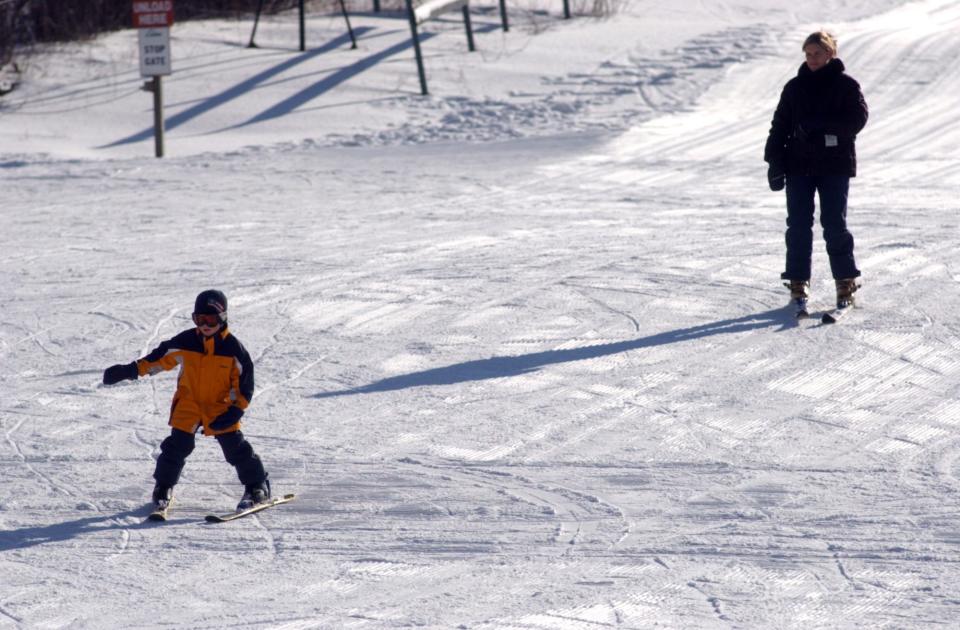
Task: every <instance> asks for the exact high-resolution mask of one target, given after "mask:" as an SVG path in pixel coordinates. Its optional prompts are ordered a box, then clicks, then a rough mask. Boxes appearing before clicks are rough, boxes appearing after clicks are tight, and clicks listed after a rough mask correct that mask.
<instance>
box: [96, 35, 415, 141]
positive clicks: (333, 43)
mask: <svg viewBox="0 0 960 630" xmlns="http://www.w3.org/2000/svg"><path fill="white" fill-rule="evenodd" d="M372 30H373V28H372V27H368V26H362V27H359V28H357V29H355V31H354V32H355V34H356V35H357V37H358V38H359V37H361V36H363V35H365V34H367V33H368V32H370V31H372ZM349 41H350V38H349V36H348V35H340V36H338V37H335V38H334V39H332V40H330V41H329V42H327V43H326V44H324V45H322V46H320V47H318V48H315V49H313V50H309V51H307V52H305V53H302V54H299V55H297V56H295V57H293V58H292V59H288V60H287V61H284V62H282V63H278V64H277V65H275V66H273V67H271V68H267V69H266V70H264V71H262V72H258V73H257V74H255V75H253V76H252V77H250V78H249V79H245V80H244V81H241V82H240V83H237V84H236V85H234V86H232V87H230V88H227V89H226V90H224V91H222V92H220V93H219V94H215V95H214V96H211V97H210V98H207V99H204V100H203V101H202V102H200V103H197V104H196V105H194V106H193V107H190V108H188V109H185V110H183V111H182V112H179V113H177V114H174V115H173V116H170V117H168V118H167V119H166V120H165V121H164V129H166V130H168V131H169V130H170V129H175V128H176V127H179V126H180V125H182V124H184V123H186V122H188V121H190V120H193V119H194V118H197V117H198V116H201V115H203V114H205V113H207V112H209V111H211V110H213V109H216V108H217V107H220V106H221V105H225V104H227V103H229V102H230V101H232V100H234V99H237V98H239V97H241V96H243V95H244V94H246V93H248V92H250V91H252V90H253V89H255V88H256V87H257V86H258V85H260V84H261V83H264V82H266V81H268V80H269V79H272V78H273V77H275V76H277V75H279V74H282V73H283V72H286V71H287V70H290V69H291V68H293V67H295V66H298V65H300V64H301V63H304V62H306V61H309V60H311V59H313V58H314V57H316V56H318V55H322V54H323V53H327V52H330V51H332V50H335V49H337V48H340V47H341V46H344V45H346V44H347V42H349ZM408 45H409V43H408ZM388 50H392V49H388ZM391 54H392V53H391ZM380 56H381V54H380V53H378V54H376V55H371V57H370V58H378V59H377V60H378V61H379V57H380ZM368 59H369V58H368ZM366 61H367V60H361V61H358V62H357V63H355V64H352V65H350V66H348V67H347V68H344V69H343V70H340V71H338V72H336V73H334V75H339V76H340V77H341V78H340V80H339V81H337V82H336V83H333V84H332V85H330V87H332V86H333V85H336V84H337V83H342V82H343V81H345V80H346V79H347V78H349V77H351V76H354V75H355V74H358V73H359V72H362V71H363V70H366V69H367V68H369V67H370V66H371V65H372V64H371V63H369V62H367V63H365V62H366ZM328 80H329V79H328ZM322 83H323V82H321V84H322ZM327 89H329V88H327ZM323 91H324V90H322V89H314V90H313V91H312V92H311V98H312V97H314V96H317V95H319V94H322V93H323ZM289 100H290V99H288V101H289ZM284 102H287V101H284ZM281 105H282V104H281ZM281 105H277V106H275V107H272V108H270V109H269V110H267V111H268V112H273V111H280V112H283V111H284V109H283V108H282V107H281ZM278 108H280V109H278ZM289 109H292V107H291V108H289ZM289 109H287V110H286V111H289ZM262 115H263V114H261V115H260V116H262ZM274 115H279V114H274ZM270 117H273V116H270ZM256 119H257V118H256V117H255V118H254V119H253V120H252V121H251V122H253V121H255V120H256ZM243 124H249V123H243ZM152 137H153V127H150V128H148V129H144V130H143V131H140V132H138V133H135V134H133V135H131V136H127V137H126V138H122V139H120V140H116V141H115V142H111V143H110V144H106V145H103V146H102V147H99V148H101V149H107V148H110V147H115V146H119V145H123V144H131V143H133V142H141V141H143V140H148V139H150V138H152Z"/></svg>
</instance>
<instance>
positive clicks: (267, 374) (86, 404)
mask: <svg viewBox="0 0 960 630" xmlns="http://www.w3.org/2000/svg"><path fill="white" fill-rule="evenodd" d="M662 4H663V3H653V2H636V3H634V4H632V5H630V6H628V7H625V9H624V11H623V12H622V14H620V15H618V16H617V17H615V18H612V19H608V20H587V19H582V18H581V19H578V20H576V21H574V22H569V23H563V22H556V23H550V24H548V25H547V26H546V27H543V28H541V27H542V22H543V19H544V18H543V17H542V16H540V15H539V14H535V13H530V14H528V16H527V21H523V20H521V19H519V18H518V22H519V24H518V25H517V27H516V28H515V29H514V30H513V31H511V33H509V34H507V35H503V34H501V33H500V32H499V31H495V30H489V29H488V30H487V31H485V32H483V33H482V34H480V35H479V36H478V46H479V47H480V48H481V50H482V51H484V52H483V53H482V54H480V55H477V56H475V57H472V58H469V59H468V58H467V57H466V54H465V53H463V52H462V47H463V46H464V44H463V34H462V30H461V27H460V25H459V23H458V22H457V21H450V22H449V23H442V24H439V25H436V26H434V27H433V31H432V32H433V33H434V34H435V35H434V37H433V38H432V39H431V40H429V43H428V44H427V45H428V46H430V47H431V49H432V50H434V51H435V52H433V53H432V55H431V57H429V58H428V71H429V72H430V77H431V89H432V90H433V92H434V96H431V97H429V98H426V99H423V98H420V97H419V96H416V94H415V91H416V74H415V72H414V71H413V70H414V69H413V62H412V59H411V58H410V56H409V54H408V53H409V51H407V52H406V53H402V54H401V53H397V54H394V55H387V56H382V57H377V53H378V52H382V51H385V50H388V49H389V48H390V47H391V46H395V45H397V44H398V43H401V42H402V41H403V37H404V35H403V25H402V23H401V24H399V25H398V23H397V21H396V20H393V22H390V21H389V19H388V18H383V17H373V16H362V17H360V18H358V19H357V20H356V23H355V26H357V27H363V26H369V27H370V29H371V30H370V31H368V33H369V34H370V39H367V40H365V43H364V44H363V47H362V50H361V52H360V53H356V54H358V55H359V56H361V57H364V58H367V57H376V58H377V61H376V62H375V63H374V62H370V63H368V64H366V65H364V68H363V71H354V70H356V68H354V70H344V68H349V67H351V64H355V63H358V62H356V60H355V58H351V59H350V60H347V61H344V60H343V59H342V57H347V56H349V55H352V54H355V53H351V52H348V49H345V50H339V49H338V50H337V51H326V52H324V53H322V54H321V53H317V54H311V53H307V54H306V55H298V54H295V53H291V52H290V51H289V50H278V49H276V48H264V49H261V50H260V51H246V50H243V49H240V48H237V47H236V46H235V47H233V48H229V47H227V48H226V49H225V50H224V48H225V43H224V42H225V41H226V40H227V39H229V38H228V37H227V35H228V34H231V35H230V37H232V38H233V41H234V43H235V44H236V42H238V41H241V40H242V38H243V36H244V35H246V33H247V31H246V28H247V27H248V26H249V25H247V24H240V23H234V22H216V23H211V24H208V25H207V27H209V28H207V29H203V28H201V27H200V26H199V25H182V26H178V27H176V28H177V29H178V30H177V32H178V33H180V34H179V35H178V38H180V39H179V41H177V42H176V43H175V45H176V46H177V48H175V55H176V50H177V49H183V50H184V53H185V54H184V57H185V58H184V61H183V65H182V66H180V65H176V66H175V67H177V68H178V70H177V74H175V75H174V76H173V77H171V78H170V80H169V81H168V84H169V92H168V93H169V94H170V95H171V99H172V102H171V104H170V107H169V111H168V119H173V117H174V116H176V115H178V114H180V115H181V118H180V120H181V123H180V124H179V125H177V126H174V127H173V128H172V129H171V130H170V133H169V135H168V142H169V148H170V157H168V158H166V159H164V160H155V159H153V158H150V157H149V155H150V154H151V151H152V146H151V142H150V140H149V139H136V140H130V139H129V138H131V137H132V136H134V135H135V134H137V133H139V132H141V131H143V129H144V128H145V125H146V123H147V122H148V121H149V111H148V109H147V108H148V105H149V103H148V99H147V97H146V95H144V94H142V93H139V92H137V91H136V86H137V85H138V84H139V78H138V77H136V74H135V68H134V67H133V66H132V65H131V64H130V58H129V57H130V43H131V42H132V39H131V35H130V34H129V33H118V34H114V35H111V36H109V37H105V38H102V39H100V40H97V41H95V42H92V43H90V44H88V47H86V48H83V50H84V51H86V52H87V55H86V56H84V55H79V56H78V55H76V54H75V53H76V50H74V48H73V47H65V48H64V49H63V50H60V51H56V52H51V53H50V55H49V58H48V59H47V60H46V61H41V60H38V61H36V62H34V63H36V64H37V65H36V66H34V69H33V72H32V74H30V75H29V77H31V78H30V79H29V80H28V82H27V83H25V84H24V85H23V86H22V87H21V88H20V89H18V91H17V92H14V93H12V94H11V95H9V96H12V97H14V100H12V101H9V102H7V103H6V104H5V105H4V107H3V109H0V187H2V190H3V191H4V192H3V201H2V202H0V203H2V205H0V217H2V222H3V223H2V227H3V229H2V230H0V260H2V269H3V274H2V276H0V278H2V283H3V284H2V291H0V304H2V311H0V312H2V317H0V352H2V357H3V361H2V362H0V387H2V392H3V394H4V395H3V402H2V403H0V628H34V627H44V628H61V627H62V628H66V627H70V628H107V627H109V628H114V627H115V628H120V627H123V628H141V627H143V628H146V627H158V626H172V627H187V628H207V627H210V628H212V627H224V626H227V627H232V626H248V627H264V628H337V629H339V628H400V627H421V628H436V629H446V628H473V629H478V628H479V629H484V630H494V629H496V630H506V629H515V628H516V629H524V630H529V629H537V630H540V629H557V630H559V629H563V630H571V629H577V630H579V629H586V628H597V627H620V628H650V627H665V628H804V629H806V628H853V627H858V628H860V627H871V628H884V627H889V628H893V627H896V628H923V627H930V626H938V625H943V626H950V625H952V624H954V623H955V618H956V605H957V604H956V602H957V601H958V599H960V587H958V585H957V584H958V579H957V578H958V574H960V571H958V569H957V566H958V562H960V547H958V545H960V529H958V525H957V519H956V514H957V510H956V507H955V506H956V503H957V502H958V500H960V477H958V475H960V435H958V425H960V402H958V400H957V398H958V396H957V394H958V383H960V380H958V378H960V360H958V359H957V356H958V350H960V326H958V324H957V323H956V318H955V315H954V313H955V312H956V311H957V307H958V304H960V299H958V298H957V297H956V290H955V289H956V287H957V282H958V281H960V271H958V269H960V253H958V252H960V242H958V241H960V236H958V231H957V229H956V216H957V215H956V211H957V201H956V195H955V190H956V189H957V186H958V185H960V167H958V164H960V162H958V161H957V159H956V147H957V146H960V131H958V126H957V122H958V120H957V118H958V117H960V113H958V112H957V108H956V107H955V103H954V101H955V99H954V98H953V97H952V95H954V94H956V93H957V91H958V88H960V85H958V84H960V71H958V68H960V64H958V63H957V61H958V57H960V39H958V38H957V37H956V33H957V32H958V28H960V2H957V1H946V0H922V1H919V2H910V3H907V2H903V3H901V2H895V1H893V0H890V1H887V2H866V1H855V0H849V1H845V0H833V1H829V2H820V3H811V5H816V6H809V7H795V6H792V4H793V3H788V2H781V1H780V0H765V1H763V2H737V1H736V0H721V1H719V2H702V3H701V2H696V3H693V2H691V3H689V4H688V3H675V4H683V5H684V6H683V7H681V8H676V7H664V6H659V5H662ZM552 10H553V11H554V14H555V13H556V8H553V9H552ZM822 15H827V16H828V18H827V19H824V18H822V17H821V16H822ZM487 18H488V21H489V22H490V23H495V14H494V13H493V12H490V13H489V14H487ZM292 20H293V18H292V16H285V17H283V18H276V19H274V20H272V21H271V22H270V23H268V24H267V25H266V27H265V30H264V33H265V35H264V41H271V39H270V38H271V37H279V35H277V33H280V32H286V31H288V30H289V29H290V28H292V24H293V21H292ZM478 21H481V22H482V19H478ZM521 25H522V26H521ZM821 25H826V26H829V27H831V28H832V29H834V31H835V32H836V33H837V34H838V36H839V38H840V45H841V56H842V58H843V60H844V62H845V64H846V65H847V67H848V68H849V69H850V72H851V74H853V75H854V76H855V77H857V78H858V79H859V80H860V81H861V83H862V85H863V87H864V91H865V93H866V97H867V100H868V103H869V104H870V106H871V121H870V123H869V124H868V127H867V129H866V130H865V131H864V133H863V134H862V136H861V139H860V143H859V149H860V156H861V176H860V177H858V178H857V179H856V180H855V181H854V184H853V186H852V192H851V211H850V221H851V227H852V229H853V231H854V234H855V235H856V237H857V244H858V253H859V262H860V266H861V268H862V269H863V271H864V274H865V276H864V288H863V290H862V293H861V295H862V302H863V305H864V307H863V308H862V309H858V311H856V312H855V313H853V314H852V315H851V316H850V318H849V319H848V320H845V321H844V322H843V323H842V324H840V325H838V326H836V327H821V326H816V325H812V324H807V325H804V326H802V327H797V326H795V325H794V323H793V322H792V321H791V319H790V317H789V314H788V313H787V312H786V310H785V309H784V302H785V300H784V290H783V289H782V287H780V286H779V284H778V280H777V278H778V276H779V271H780V265H781V264H782V256H783V252H782V229H783V218H784V210H783V199H782V196H781V195H778V194H774V193H770V192H769V191H767V190H766V182H765V179H764V165H763V164H762V162H761V161H760V156H761V154H762V144H763V140H764V138H765V135H766V130H767V126H768V123H769V118H770V114H771V112H772V108H773V106H774V104H775V102H776V98H777V96H778V94H779V90H780V87H781V86H782V84H783V82H784V81H785V80H786V79H788V78H789V77H790V76H791V75H792V74H793V73H794V72H795V71H796V68H797V66H798V65H799V63H800V61H801V59H800V54H799V43H800V41H802V38H803V36H804V35H805V34H806V33H807V32H809V31H810V30H813V29H814V28H817V27H819V26H821ZM311 28H312V29H313V30H312V31H311V32H312V33H318V34H319V33H335V32H339V31H337V29H338V28H340V27H339V24H338V23H337V22H336V21H335V20H334V19H333V18H330V19H327V18H315V19H313V20H312V21H311ZM211 32H213V33H214V35H211V34H210V33H211ZM585 42H600V43H599V44H598V45H597V46H595V47H588V46H587V45H586V43H585ZM364 47H365V48H364ZM191 50H192V51H195V52H196V56H195V57H191V56H190V54H189V52H188V51H191ZM584 51H589V52H584ZM175 64H178V62H177V61H176V58H175ZM284 64H286V65H284ZM181 68H182V69H181ZM507 70H510V71H511V72H510V74H509V76H508V78H503V77H504V76H506V75H505V73H506V71H507ZM338 72H341V74H339V75H337V73H338ZM68 75H72V76H83V78H84V81H85V82H84V83H83V84H82V85H81V86H79V87H77V86H67V85H65V84H62V83H60V82H61V81H62V80H63V77H64V76H68ZM334 75H337V76H339V77H340V80H338V81H339V82H337V83H336V86H335V87H332V88H331V89H329V90H327V89H321V88H316V87H311V86H315V84H317V83H323V81H324V80H325V79H327V80H329V77H331V76H334ZM251 77H261V79H262V80H261V81H260V82H259V83H257V84H256V85H254V84H253V83H249V81H251ZM324 85H329V83H327V84H324ZM311 89H313V90H315V91H314V92H310V90H311ZM178 91H179V96H178V95H177V94H178ZM298 94H300V95H302V96H301V97H297V95H298ZM307 97H309V98H307ZM290 99H300V100H296V101H291V100H290ZM303 99H306V100H303ZM294 102H296V106H293V104H294ZM268 111H274V112H282V115H277V116H273V117H261V118H260V119H259V120H257V121H256V122H253V123H250V124H245V123H246V122H247V121H250V120H251V119H253V118H256V116H257V114H259V113H263V112H268ZM124 139H127V140H126V141H124ZM478 140H487V142H478ZM118 141H120V142H118ZM108 145H110V146H108ZM347 145H350V146H347ZM814 269H815V273H816V277H815V279H814V291H815V301H816V303H817V306H818V307H826V306H827V305H828V303H829V298H830V295H829V294H830V291H831V286H830V285H831V282H830V280H829V278H828V273H827V261H826V257H825V255H824V254H823V251H822V244H821V243H818V244H817V253H816V256H815V260H814ZM210 286H217V287H220V288H222V289H224V290H225V291H226V292H227V293H228V295H229V296H230V298H231V308H230V311H231V320H232V322H233V331H234V332H235V334H236V335H237V336H238V337H239V338H240V339H241V340H242V341H243V342H244V344H245V345H246V346H247V347H248V349H250V351H251V354H252V355H253V357H254V360H255V363H256V367H257V382H258V392H257V396H256V398H255V400H254V402H253V405H252V407H251V409H250V411H249V412H248V415H247V418H246V423H245V429H244V430H245V433H246V434H247V435H248V437H249V438H250V440H251V442H252V443H253V444H254V446H255V447H256V448H257V450H258V452H260V454H261V456H262V457H263V459H264V461H265V462H266V464H267V466H268V469H269V470H270V472H271V479H272V480H273V484H274V489H275V491H278V492H296V493H297V494H298V495H299V496H298V499H297V500H296V501H295V502H294V503H292V504H290V505H286V506H283V507H278V508H276V509H273V510H269V511H267V512H265V513H263V514H262V515H258V516H256V517H251V518H249V519H246V520H243V521H238V522H235V523H232V524H229V525H207V524H205V523H203V515H204V514H206V513H207V512H209V511H221V510H223V509H224V508H228V507H229V506H231V505H232V504H234V503H235V501H236V500H237V498H238V496H239V493H240V488H239V485H238V483H237V482H236V479H235V476H234V473H233V471H232V470H231V469H230V468H229V467H228V466H227V465H226V464H225V463H224V462H223V461H222V458H221V455H220V452H219V449H218V448H217V447H216V445H215V443H214V442H213V441H212V440H200V441H199V442H198V447H197V449H196V451H195V452H194V454H193V455H192V456H191V458H190V460H189V462H188V465H187V468H186V470H185V474H184V479H183V483H182V484H181V485H180V486H178V489H177V498H178V503H177V506H176V509H175V511H174V513H173V517H172V521H171V522H169V523H166V524H164V525H162V526H156V525H154V524H145V523H144V522H143V519H144V517H145V515H146V501H147V499H148V497H149V490H150V488H151V487H152V480H151V479H150V473H151V472H152V469H153V458H154V457H155V456H156V454H157V452H158V451H157V449H158V445H159V443H160V441H161V440H162V439H163V437H164V436H165V435H166V434H167V431H168V429H167V427H166V424H165V423H166V414H167V410H168V405H169V400H170V395H171V393H172V391H173V388H174V385H175V377H174V376H173V375H170V374H167V375H163V376H158V377H154V378H152V379H142V380H140V381H138V382H136V383H127V384H123V385H118V386H115V387H111V388H105V387H103V386H101V385H100V378H101V373H102V369H103V368H104V367H106V366H107V365H110V364H111V363H116V362H121V361H124V362H125V361H129V360H132V359H133V358H135V357H136V356H139V355H142V354H143V353H145V352H147V351H148V350H150V349H151V348H153V347H154V346H155V345H156V344H157V343H158V342H159V341H160V340H162V339H164V338H167V337H169V336H171V335H172V334H174V333H175V332H178V331H179V330H182V329H184V328H186V327H188V326H189V325H190V323H189V312H190V310H191V306H192V300H193V297H194V295H195V294H196V293H197V292H198V291H199V290H201V289H204V288H208V287H210Z"/></svg>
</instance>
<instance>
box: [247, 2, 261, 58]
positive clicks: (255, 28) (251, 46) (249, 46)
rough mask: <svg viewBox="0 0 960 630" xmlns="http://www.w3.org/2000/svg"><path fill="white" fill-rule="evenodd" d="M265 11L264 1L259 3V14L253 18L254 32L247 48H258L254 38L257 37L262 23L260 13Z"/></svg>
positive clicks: (251, 33)
mask: <svg viewBox="0 0 960 630" xmlns="http://www.w3.org/2000/svg"><path fill="white" fill-rule="evenodd" d="M261 11H263V0H260V2H258V3H257V14H256V16H255V17H254V18H253V31H251V32H250V43H249V44H247V48H256V47H257V45H256V44H255V43H253V38H254V37H256V36H257V25H258V24H259V23H260V12H261Z"/></svg>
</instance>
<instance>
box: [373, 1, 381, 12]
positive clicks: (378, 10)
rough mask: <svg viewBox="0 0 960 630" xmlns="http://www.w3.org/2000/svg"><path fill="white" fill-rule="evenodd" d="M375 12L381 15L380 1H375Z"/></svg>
mask: <svg viewBox="0 0 960 630" xmlns="http://www.w3.org/2000/svg"><path fill="white" fill-rule="evenodd" d="M373 12H374V13H380V0H373Z"/></svg>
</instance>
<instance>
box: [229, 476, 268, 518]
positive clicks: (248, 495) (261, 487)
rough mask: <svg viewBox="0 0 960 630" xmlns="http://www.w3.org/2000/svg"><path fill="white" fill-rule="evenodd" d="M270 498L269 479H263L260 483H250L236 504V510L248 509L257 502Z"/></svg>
mask: <svg viewBox="0 0 960 630" xmlns="http://www.w3.org/2000/svg"><path fill="white" fill-rule="evenodd" d="M269 500H270V480H269V479H264V480H263V481H261V482H260V483H255V484H251V485H249V486H247V487H246V489H245V490H244V493H243V498H242V499H240V503H238V504H237V511H238V512H242V511H243V510H249V509H250V508H252V507H253V506H254V505H256V504H258V503H263V502H264V501H269Z"/></svg>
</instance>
